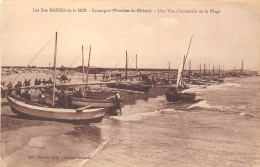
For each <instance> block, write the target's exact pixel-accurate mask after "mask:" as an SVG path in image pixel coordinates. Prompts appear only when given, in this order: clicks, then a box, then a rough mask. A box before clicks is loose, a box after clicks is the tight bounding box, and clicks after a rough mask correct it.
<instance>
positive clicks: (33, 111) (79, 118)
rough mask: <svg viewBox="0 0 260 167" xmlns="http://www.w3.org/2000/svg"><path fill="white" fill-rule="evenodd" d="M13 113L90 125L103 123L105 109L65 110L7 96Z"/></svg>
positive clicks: (87, 107) (86, 107) (83, 108)
mask: <svg viewBox="0 0 260 167" xmlns="http://www.w3.org/2000/svg"><path fill="white" fill-rule="evenodd" d="M6 98H7V100H8V103H9V105H10V107H11V109H12V112H13V113H15V114H18V115H21V116H25V117H26V118H37V119H38V118H39V119H44V120H45V119H46V120H54V121H64V122H76V123H89V122H101V121H102V119H103V117H104V115H105V109H104V108H90V107H92V106H85V107H81V108H78V109H70V108H68V109H64V108H57V107H50V106H45V105H41V104H39V103H36V102H32V101H28V100H25V99H22V98H19V97H14V96H10V95H7V96H6Z"/></svg>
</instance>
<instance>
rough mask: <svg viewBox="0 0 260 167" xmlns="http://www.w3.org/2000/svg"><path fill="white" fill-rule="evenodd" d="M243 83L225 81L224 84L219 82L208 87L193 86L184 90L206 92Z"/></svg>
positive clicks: (238, 85)
mask: <svg viewBox="0 0 260 167" xmlns="http://www.w3.org/2000/svg"><path fill="white" fill-rule="evenodd" d="M240 86H241V85H240V84H238V83H231V82H230V83H223V84H218V85H208V86H207V87H206V88H203V89H202V88H201V87H193V88H190V89H186V90H184V91H183V92H205V91H209V90H226V89H227V88H230V87H236V88H237V87H240Z"/></svg>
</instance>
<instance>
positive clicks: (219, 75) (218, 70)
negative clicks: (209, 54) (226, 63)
mask: <svg viewBox="0 0 260 167" xmlns="http://www.w3.org/2000/svg"><path fill="white" fill-rule="evenodd" d="M218 78H220V65H219V66H218Z"/></svg>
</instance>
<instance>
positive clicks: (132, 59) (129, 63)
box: [128, 56, 135, 66]
mask: <svg viewBox="0 0 260 167" xmlns="http://www.w3.org/2000/svg"><path fill="white" fill-rule="evenodd" d="M134 58H135V56H133V58H132V59H131V61H130V63H129V64H128V65H129V66H130V65H131V64H132V63H133V61H134Z"/></svg>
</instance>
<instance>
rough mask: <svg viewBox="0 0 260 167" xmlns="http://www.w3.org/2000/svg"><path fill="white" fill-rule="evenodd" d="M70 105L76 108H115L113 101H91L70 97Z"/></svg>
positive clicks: (115, 104)
mask: <svg viewBox="0 0 260 167" xmlns="http://www.w3.org/2000/svg"><path fill="white" fill-rule="evenodd" d="M70 99H71V104H72V105H76V106H89V105H92V106H93V107H101V108H111V107H117V103H116V101H115V99H107V100H106V99H91V98H78V97H70Z"/></svg>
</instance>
